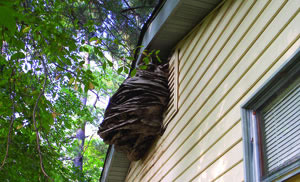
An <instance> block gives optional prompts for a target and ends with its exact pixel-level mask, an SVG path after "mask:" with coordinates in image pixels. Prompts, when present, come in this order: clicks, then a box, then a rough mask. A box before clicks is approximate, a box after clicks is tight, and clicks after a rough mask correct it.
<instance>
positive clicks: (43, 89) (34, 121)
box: [32, 58, 53, 181]
mask: <svg viewBox="0 0 300 182" xmlns="http://www.w3.org/2000/svg"><path fill="white" fill-rule="evenodd" d="M41 61H42V64H43V67H44V73H45V81H44V83H43V88H42V90H41V92H40V94H39V96H38V98H37V99H36V102H35V105H34V108H33V116H32V120H33V123H34V129H35V133H36V144H37V149H38V152H39V157H40V167H41V170H42V172H43V174H44V176H45V177H47V178H49V179H50V180H51V181H53V179H52V178H50V177H49V175H48V174H47V173H46V171H45V169H44V165H43V157H42V152H41V146H40V136H39V130H38V128H37V122H36V120H35V114H36V110H37V107H38V103H39V100H40V98H41V97H42V95H43V94H44V92H45V88H46V84H47V78H48V73H47V69H46V65H45V62H44V60H43V58H41Z"/></svg>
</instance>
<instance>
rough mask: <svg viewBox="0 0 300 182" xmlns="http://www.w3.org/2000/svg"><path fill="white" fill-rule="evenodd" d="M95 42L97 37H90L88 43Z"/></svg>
mask: <svg viewBox="0 0 300 182" xmlns="http://www.w3.org/2000/svg"><path fill="white" fill-rule="evenodd" d="M97 40H98V38H97V37H92V38H90V42H93V41H97Z"/></svg>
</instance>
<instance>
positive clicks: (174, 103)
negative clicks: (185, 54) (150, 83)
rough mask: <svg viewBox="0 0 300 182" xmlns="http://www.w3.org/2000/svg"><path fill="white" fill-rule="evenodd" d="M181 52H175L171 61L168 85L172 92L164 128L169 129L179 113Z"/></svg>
mask: <svg viewBox="0 0 300 182" xmlns="http://www.w3.org/2000/svg"><path fill="white" fill-rule="evenodd" d="M178 57H179V50H175V52H174V53H173V56H172V57H171V59H170V61H169V78H168V81H169V83H168V85H169V90H170V100H169V104H168V107H167V110H166V112H165V119H164V128H166V127H167V125H168V124H169V122H170V121H171V119H172V118H173V117H174V116H175V114H176V113H177V111H178V62H179V61H178V59H179V58H178Z"/></svg>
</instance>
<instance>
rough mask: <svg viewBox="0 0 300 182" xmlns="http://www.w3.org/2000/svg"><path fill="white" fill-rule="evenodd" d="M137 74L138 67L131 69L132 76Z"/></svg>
mask: <svg viewBox="0 0 300 182" xmlns="http://www.w3.org/2000/svg"><path fill="white" fill-rule="evenodd" d="M135 75H136V69H135V68H134V69H133V70H132V71H131V73H130V76H131V77H134V76H135Z"/></svg>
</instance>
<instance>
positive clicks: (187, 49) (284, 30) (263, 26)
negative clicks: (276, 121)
mask: <svg viewBox="0 0 300 182" xmlns="http://www.w3.org/2000/svg"><path fill="white" fill-rule="evenodd" d="M299 7H300V4H299V1H298V0H289V1H284V0H273V1H267V0H259V1H254V0H247V1H241V0H235V1H225V3H224V4H223V5H222V6H221V7H220V8H219V9H217V10H216V11H213V12H212V13H211V14H210V15H209V16H208V17H207V18H206V19H205V20H204V21H203V22H201V23H200V24H199V25H198V26H197V27H196V28H195V29H194V30H193V31H192V32H191V33H190V34H189V35H188V36H187V37H185V38H184V39H183V40H182V41H181V42H180V43H179V44H178V45H177V47H176V49H175V50H176V51H179V103H178V104H179V105H178V107H179V110H178V112H177V114H176V115H175V117H174V118H173V120H172V121H171V122H170V124H169V125H168V127H167V129H166V131H165V133H164V135H163V136H162V137H160V138H159V139H158V140H157V142H156V143H155V144H154V145H153V147H152V148H151V150H150V152H149V153H148V154H147V155H146V157H145V158H144V159H143V160H140V161H137V162H132V163H131V166H130V170H129V172H128V175H127V178H126V181H128V182H131V181H137V182H144V181H151V182H152V181H154V182H156V181H165V182H171V181H178V182H182V181H230V182H234V181H244V174H243V170H244V169H243V168H244V167H243V145H242V126H241V112H240V106H241V105H242V103H244V102H245V100H246V99H248V98H249V97H250V96H251V94H253V93H254V91H256V90H257V89H258V88H259V87H260V86H261V85H262V84H263V83H264V82H265V81H266V80H267V79H268V78H269V77H270V76H271V75H272V74H273V73H274V72H275V71H276V70H277V69H278V68H279V67H280V66H281V65H282V64H283V63H284V62H285V61H286V60H287V59H288V58H289V57H290V56H291V55H292V54H293V53H294V52H295V50H296V49H297V48H299V47H300V39H299V37H300V28H299V27H300V23H299V22H300V15H299ZM175 53H176V52H175Z"/></svg>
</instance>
